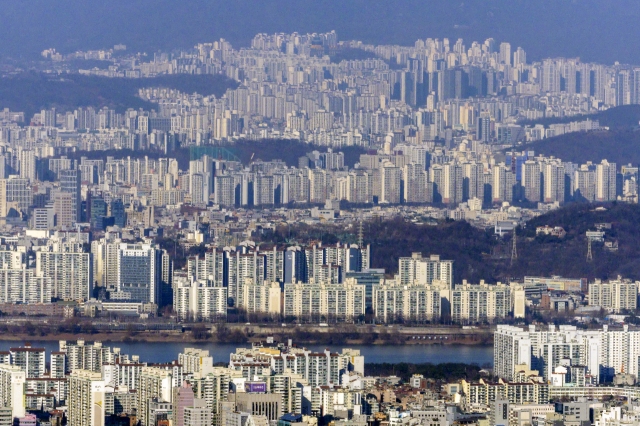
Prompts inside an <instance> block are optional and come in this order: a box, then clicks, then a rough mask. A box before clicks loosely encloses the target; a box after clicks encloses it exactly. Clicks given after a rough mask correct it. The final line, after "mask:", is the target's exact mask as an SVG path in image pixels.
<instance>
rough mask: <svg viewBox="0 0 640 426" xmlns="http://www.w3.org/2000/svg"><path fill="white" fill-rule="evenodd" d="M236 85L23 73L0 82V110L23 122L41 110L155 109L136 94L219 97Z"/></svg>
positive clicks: (179, 77) (180, 77)
mask: <svg viewBox="0 0 640 426" xmlns="http://www.w3.org/2000/svg"><path fill="white" fill-rule="evenodd" d="M237 86H238V83H237V82H236V81H234V80H231V79H229V78H227V77H226V76H223V75H221V74H215V75H214V74H204V75H187V74H173V75H162V76H158V77H153V78H109V77H98V76H88V75H81V74H64V75H62V76H58V75H55V76H54V75H48V74H44V73H37V72H24V73H20V74H16V75H13V76H8V77H4V78H1V79H0V102H1V104H0V107H1V108H10V109H11V110H13V111H24V113H25V119H26V120H30V119H31V117H33V114H35V113H36V112H39V111H40V110H41V109H43V108H57V109H58V110H59V111H73V110H74V109H76V108H78V107H89V106H92V107H94V108H102V107H105V106H106V107H109V108H113V109H115V110H116V111H118V112H123V111H125V110H126V109H127V108H134V109H138V108H144V109H147V110H150V109H155V108H156V106H155V104H153V103H150V102H146V101H143V100H142V99H140V98H139V97H138V96H137V95H138V90H139V89H141V88H144V87H168V88H172V89H176V90H180V91H182V92H186V93H194V92H197V93H200V94H201V95H205V96H208V95H216V96H217V97H220V96H222V95H223V94H224V93H225V92H226V90H227V89H228V88H235V87H237Z"/></svg>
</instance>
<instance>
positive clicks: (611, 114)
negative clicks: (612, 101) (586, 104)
mask: <svg viewBox="0 0 640 426" xmlns="http://www.w3.org/2000/svg"><path fill="white" fill-rule="evenodd" d="M587 118H588V119H589V120H598V122H599V123H600V125H601V126H605V127H608V128H609V129H611V130H627V129H630V128H633V127H635V126H637V125H638V121H639V120H640V105H621V106H617V107H613V108H609V109H607V110H604V111H600V112H598V113H596V114H581V115H573V116H570V117H549V118H540V119H537V120H522V121H520V122H519V123H518V124H521V125H526V126H533V125H535V124H542V125H543V126H545V127H549V125H550V124H556V123H569V122H571V121H582V120H586V119H587Z"/></svg>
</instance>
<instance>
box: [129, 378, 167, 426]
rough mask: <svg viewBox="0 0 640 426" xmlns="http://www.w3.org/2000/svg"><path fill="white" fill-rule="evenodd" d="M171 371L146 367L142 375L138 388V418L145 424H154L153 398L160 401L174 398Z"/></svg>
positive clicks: (148, 425)
mask: <svg viewBox="0 0 640 426" xmlns="http://www.w3.org/2000/svg"><path fill="white" fill-rule="evenodd" d="M172 382H173V378H172V374H171V371H169V370H165V369H162V368H158V367H144V368H143V369H142V374H141V376H140V387H139V388H138V392H137V393H138V419H139V420H140V423H141V424H142V425H143V426H153V425H152V424H151V418H150V412H149V410H150V402H151V400H152V399H153V398H157V400H158V401H164V402H171V398H172Z"/></svg>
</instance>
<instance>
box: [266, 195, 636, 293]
mask: <svg viewBox="0 0 640 426" xmlns="http://www.w3.org/2000/svg"><path fill="white" fill-rule="evenodd" d="M605 222H606V223H611V224H612V228H611V229H610V230H607V231H606V235H605V239H606V241H611V242H613V241H617V242H618V244H619V249H618V251H617V252H613V251H608V250H606V249H605V248H604V245H603V244H602V243H593V246H592V251H593V261H591V262H588V261H587V258H586V255H587V239H586V235H585V232H586V231H587V230H595V225H596V224H597V223H605ZM544 225H549V226H562V227H563V228H564V229H565V230H566V232H567V236H566V237H565V238H564V239H562V240H560V239H558V238H555V237H536V236H535V229H536V227H537V226H544ZM639 225H640V206H638V205H631V204H621V203H614V204H608V205H593V204H573V205H570V206H567V207H564V208H562V209H558V210H556V211H553V212H550V213H548V214H545V215H543V216H540V217H538V218H536V219H534V220H532V221H530V222H528V223H527V225H526V227H525V228H523V229H519V230H518V239H517V244H516V245H517V252H518V258H517V259H516V260H515V262H514V263H513V265H512V264H511V261H510V256H511V237H510V236H508V237H505V238H504V239H500V238H498V237H496V236H494V235H493V229H489V230H486V231H484V230H481V229H477V228H474V227H473V226H471V225H469V224H468V223H466V222H463V221H456V222H454V221H444V222H441V223H439V224H438V225H436V226H429V225H418V224H415V223H412V222H408V221H405V220H402V219H395V220H387V221H373V222H368V223H366V224H365V225H364V234H365V242H366V243H369V244H371V249H372V258H371V263H372V267H374V268H385V269H386V271H387V273H389V274H393V273H396V272H397V270H398V258H399V257H402V256H410V255H411V253H412V252H422V253H423V254H424V255H425V256H428V255H429V254H439V255H440V256H441V258H442V259H452V260H454V277H455V281H456V282H461V281H462V280H463V279H466V280H468V281H470V282H473V283H477V282H479V280H481V279H484V280H486V281H487V282H496V281H503V282H505V281H507V280H510V279H521V278H522V277H524V276H525V275H532V276H552V275H559V276H563V277H567V278H589V279H593V278H601V279H607V278H615V277H616V276H617V275H622V276H624V277H627V278H631V279H640V226H639ZM292 238H293V239H296V240H297V241H298V242H303V241H309V240H310V239H311V240H313V239H317V240H322V241H324V242H325V243H335V242H337V241H343V242H352V243H353V242H355V241H356V237H355V235H354V234H353V229H351V230H350V229H344V228H342V227H336V226H330V225H327V226H324V227H315V228H311V227H308V226H302V225H301V226H296V227H292V228H291V230H290V233H289V229H288V228H287V227H284V228H282V229H279V230H278V231H277V233H276V234H275V235H272V236H271V237H270V241H280V242H282V241H284V240H285V239H289V240H291V239H292Z"/></svg>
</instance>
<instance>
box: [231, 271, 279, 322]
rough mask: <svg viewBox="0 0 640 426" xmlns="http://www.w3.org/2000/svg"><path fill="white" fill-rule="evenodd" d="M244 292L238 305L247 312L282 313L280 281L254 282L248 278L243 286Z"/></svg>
mask: <svg viewBox="0 0 640 426" xmlns="http://www.w3.org/2000/svg"><path fill="white" fill-rule="evenodd" d="M242 294H243V296H242V299H241V300H240V301H239V304H238V306H239V307H241V308H243V309H244V310H245V311H247V313H264V314H269V315H280V313H281V298H280V296H281V291H280V283H278V282H275V281H274V282H266V281H265V282H263V283H262V284H254V283H253V280H250V279H246V280H245V283H244V285H243V286H242Z"/></svg>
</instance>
